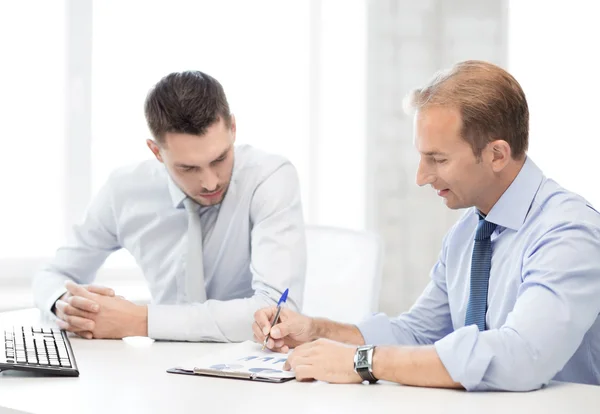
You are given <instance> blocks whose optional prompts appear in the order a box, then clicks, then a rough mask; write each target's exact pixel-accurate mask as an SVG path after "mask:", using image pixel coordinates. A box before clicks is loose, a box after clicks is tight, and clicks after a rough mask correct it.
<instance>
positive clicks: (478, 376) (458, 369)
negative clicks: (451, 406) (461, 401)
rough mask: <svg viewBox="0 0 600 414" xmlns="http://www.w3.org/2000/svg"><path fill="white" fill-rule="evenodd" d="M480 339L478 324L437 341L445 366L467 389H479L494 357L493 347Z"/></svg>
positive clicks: (439, 353) (453, 377) (438, 350)
mask: <svg viewBox="0 0 600 414" xmlns="http://www.w3.org/2000/svg"><path fill="white" fill-rule="evenodd" d="M479 339H480V338H479V330H478V329H477V326H476V325H469V326H465V327H463V328H460V329H458V330H456V331H454V332H452V333H451V334H449V335H447V336H445V337H444V338H442V339H440V340H439V341H437V342H436V343H435V350H436V351H437V353H438V356H439V357H440V360H441V361H442V363H443V364H444V367H446V370H447V371H448V373H449V374H450V376H451V377H452V379H453V380H454V381H456V382H459V383H461V384H462V386H463V387H465V389H466V390H467V391H475V390H477V389H478V387H479V386H480V384H481V382H482V380H483V376H484V375H485V373H486V371H487V369H488V367H489V365H490V363H491V361H492V358H493V357H494V354H493V350H492V348H491V347H490V346H489V345H488V344H487V343H486V342H485V341H480V340H479Z"/></svg>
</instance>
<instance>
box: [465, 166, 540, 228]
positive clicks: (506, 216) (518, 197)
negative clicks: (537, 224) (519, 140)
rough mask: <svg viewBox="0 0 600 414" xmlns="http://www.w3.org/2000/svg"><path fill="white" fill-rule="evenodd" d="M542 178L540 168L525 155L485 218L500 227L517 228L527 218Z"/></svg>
mask: <svg viewBox="0 0 600 414" xmlns="http://www.w3.org/2000/svg"><path fill="white" fill-rule="evenodd" d="M543 178H544V174H543V173H542V170H540V169H539V167H538V166H537V165H535V164H534V162H533V161H532V160H531V158H529V157H527V158H526V159H525V163H524V164H523V167H522V168H521V171H519V174H517V177H516V178H515V179H514V180H513V182H512V183H511V185H510V186H509V187H508V188H507V189H506V191H505V192H504V194H502V196H501V197H500V199H499V200H498V201H497V202H496V204H494V206H493V207H492V210H491V211H490V213H489V214H488V215H487V217H486V220H487V221H490V222H492V223H494V224H497V225H499V226H501V227H506V228H509V229H512V230H515V231H517V230H519V228H521V226H522V225H523V223H524V222H525V219H526V218H527V214H528V213H529V209H530V207H531V204H532V203H533V199H534V198H535V195H536V194H537V191H538V189H539V188H540V184H541V183H542V180H543ZM476 211H477V210H476Z"/></svg>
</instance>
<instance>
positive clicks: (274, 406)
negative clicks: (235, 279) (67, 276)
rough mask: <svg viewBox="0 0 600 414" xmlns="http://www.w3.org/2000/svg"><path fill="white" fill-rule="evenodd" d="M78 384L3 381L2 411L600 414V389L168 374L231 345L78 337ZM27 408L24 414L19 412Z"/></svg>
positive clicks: (10, 317)
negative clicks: (490, 388)
mask: <svg viewBox="0 0 600 414" xmlns="http://www.w3.org/2000/svg"><path fill="white" fill-rule="evenodd" d="M19 323H23V324H40V320H39V314H38V313H37V311H35V310H28V311H19V312H8V313H0V324H3V325H12V324H19ZM71 344H72V347H73V352H74V354H75V358H76V360H77V364H78V366H79V371H80V376H79V377H78V378H58V377H39V376H32V375H31V374H24V373H15V372H10V371H7V372H4V373H1V374H0V413H15V412H30V413H66V412H81V413H107V412H117V413H127V412H130V413H138V412H139V413H167V412H169V413H170V412H178V411H179V412H188V411H192V410H194V411H198V412H224V413H233V412H244V413H260V414H265V413H277V412H280V413H282V414H288V413H360V414H365V413H376V414H379V413H386V412H390V413H392V412H394V413H399V412H400V413H410V412H415V413H460V414H468V413H478V414H479V413H482V412H484V413H486V414H490V413H502V414H516V413H527V414H531V413H538V412H539V413H544V414H549V413H566V412H573V413H596V414H597V413H598V412H600V408H599V407H600V387H597V386H589V385H579V384H567V383H553V384H551V385H550V386H549V387H547V388H545V389H542V390H540V391H535V392H529V393H491V392H490V393H467V392H465V391H456V390H439V389H425V388H413V387H405V386H401V385H397V384H390V383H381V384H376V385H332V384H326V383H321V382H313V383H300V382H296V381H291V382H287V383H283V384H268V383H257V382H252V381H242V380H232V379H221V378H209V377H200V376H186V375H174V374H168V373H166V372H165V370H166V369H167V368H170V367H173V366H176V365H179V364H182V363H185V362H187V361H190V360H194V359H195V358H197V357H198V356H201V355H203V354H206V353H208V352H213V351H216V350H219V349H221V348H222V347H225V346H231V345H229V344H203V343H181V342H158V341H157V342H155V341H152V340H150V339H147V338H127V339H125V340H85V339H80V338H72V339H71ZM13 410H18V411H13ZM207 410H208V411H207Z"/></svg>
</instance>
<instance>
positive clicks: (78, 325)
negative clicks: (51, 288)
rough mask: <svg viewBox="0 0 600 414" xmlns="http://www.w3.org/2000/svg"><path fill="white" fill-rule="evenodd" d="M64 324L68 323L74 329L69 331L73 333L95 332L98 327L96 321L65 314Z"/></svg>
mask: <svg viewBox="0 0 600 414" xmlns="http://www.w3.org/2000/svg"><path fill="white" fill-rule="evenodd" d="M62 321H63V322H66V323H67V324H68V325H69V326H70V327H72V328H73V329H68V330H69V331H71V332H80V331H93V330H94V328H95V327H96V324H95V322H94V321H92V320H90V319H86V318H82V317H80V316H74V315H67V314H65V315H64V317H63V318H62Z"/></svg>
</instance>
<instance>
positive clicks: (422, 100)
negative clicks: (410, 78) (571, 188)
mask: <svg viewBox="0 0 600 414" xmlns="http://www.w3.org/2000/svg"><path fill="white" fill-rule="evenodd" d="M406 103H407V106H408V107H407V109H408V110H421V109H425V108H427V107H429V106H435V105H438V106H448V107H454V108H457V109H458V110H459V111H460V115H461V119H462V130H461V135H462V137H463V139H465V140H466V141H467V142H468V143H469V144H470V145H471V148H472V149H473V153H474V154H475V156H476V157H478V158H479V157H480V156H481V152H482V151H483V149H484V148H485V146H486V145H487V144H488V143H489V142H492V141H494V140H496V139H502V140H504V141H506V142H507V143H508V144H509V145H510V149H511V156H512V158H513V159H521V158H522V157H523V156H524V155H525V152H526V151H527V147H528V145H529V109H528V107H527V100H526V99H525V93H524V92H523V89H521V85H519V83H518V82H517V81H516V79H515V78H514V77H513V76H512V75H511V74H509V73H508V72H507V71H505V70H504V69H502V68H500V67H498V66H496V65H493V64H491V63H488V62H483V61H478V60H468V61H465V62H460V63H457V64H456V65H454V66H453V67H451V68H450V69H448V70H445V71H442V72H438V73H437V74H436V75H435V76H434V77H433V79H432V80H431V81H429V83H428V84H427V85H425V86H424V87H422V88H419V89H415V90H414V91H412V92H411V93H410V94H409V96H408V99H407V101H406Z"/></svg>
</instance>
